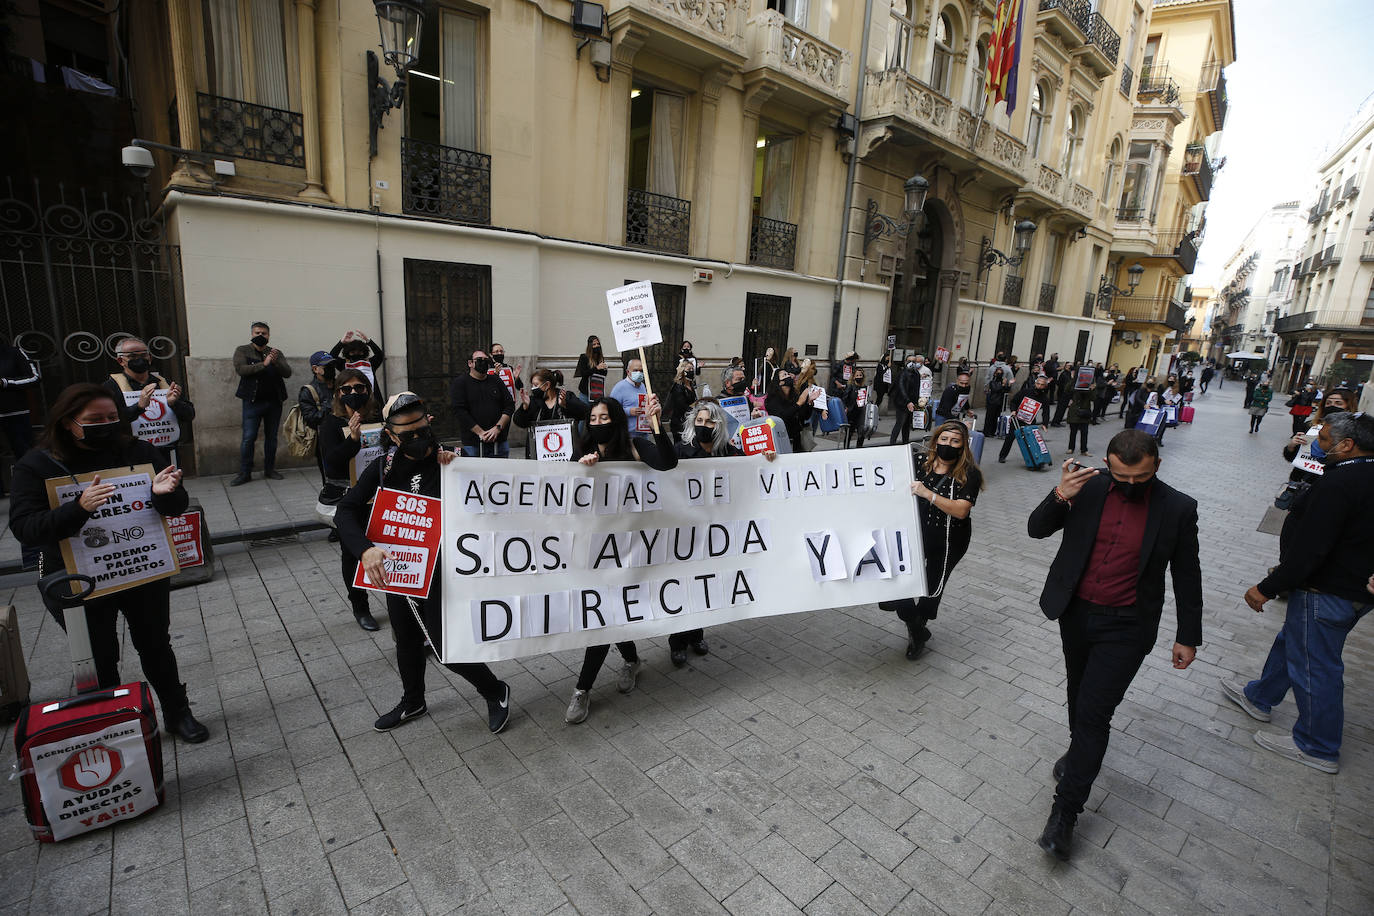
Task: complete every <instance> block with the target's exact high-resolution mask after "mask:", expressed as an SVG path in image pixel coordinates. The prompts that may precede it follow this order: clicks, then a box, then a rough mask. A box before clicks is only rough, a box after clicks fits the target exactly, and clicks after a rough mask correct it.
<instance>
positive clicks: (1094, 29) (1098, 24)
mask: <svg viewBox="0 0 1374 916" xmlns="http://www.w3.org/2000/svg"><path fill="white" fill-rule="evenodd" d="M1087 32H1088V41H1090V42H1092V43H1093V44H1095V45H1097V46H1098V47H1099V48H1101V49H1102V53H1103V54H1105V55H1106V56H1107V59H1108V60H1109V61H1111V62H1112V66H1113V67H1115V66H1116V58H1117V56H1118V55H1119V54H1120V53H1121V36H1120V35H1118V34H1117V33H1116V29H1114V28H1112V24H1111V23H1110V22H1108V21H1107V20H1105V19H1103V18H1102V14H1101V13H1093V16H1092V19H1091V21H1090V22H1089V25H1088V30H1087Z"/></svg>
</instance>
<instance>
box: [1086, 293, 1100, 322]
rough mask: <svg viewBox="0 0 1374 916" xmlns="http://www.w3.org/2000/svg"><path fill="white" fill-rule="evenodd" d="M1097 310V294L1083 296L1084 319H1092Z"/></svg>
mask: <svg viewBox="0 0 1374 916" xmlns="http://www.w3.org/2000/svg"><path fill="white" fill-rule="evenodd" d="M1096 310H1097V293H1091V292H1090V293H1084V294H1083V317H1084V318H1091V317H1092V316H1093V312H1095V311H1096Z"/></svg>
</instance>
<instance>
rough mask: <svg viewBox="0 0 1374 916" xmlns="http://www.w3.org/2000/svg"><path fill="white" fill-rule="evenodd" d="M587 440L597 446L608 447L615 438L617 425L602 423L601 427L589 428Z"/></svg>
mask: <svg viewBox="0 0 1374 916" xmlns="http://www.w3.org/2000/svg"><path fill="white" fill-rule="evenodd" d="M587 438H589V439H591V440H592V442H594V443H596V444H597V445H606V444H608V443H609V442H610V441H611V440H612V439H614V438H615V424H614V423H602V424H600V425H599V426H590V425H589V426H588V427H587Z"/></svg>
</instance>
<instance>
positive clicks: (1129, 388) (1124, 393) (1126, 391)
mask: <svg viewBox="0 0 1374 916" xmlns="http://www.w3.org/2000/svg"><path fill="white" fill-rule="evenodd" d="M1139 387H1140V386H1139V385H1126V386H1125V387H1124V388H1122V389H1121V402H1120V403H1121V408H1120V409H1119V410H1117V412H1116V415H1117V416H1118V417H1122V416H1125V415H1126V405H1127V404H1129V403H1130V401H1131V395H1133V394H1135V390H1136V389H1137V388H1139Z"/></svg>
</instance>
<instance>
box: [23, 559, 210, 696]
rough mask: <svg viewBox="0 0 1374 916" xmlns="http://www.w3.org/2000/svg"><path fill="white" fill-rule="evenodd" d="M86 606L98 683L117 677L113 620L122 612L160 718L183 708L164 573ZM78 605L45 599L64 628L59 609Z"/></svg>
mask: <svg viewBox="0 0 1374 916" xmlns="http://www.w3.org/2000/svg"><path fill="white" fill-rule="evenodd" d="M44 603H45V604H47V602H46V601H45V602H44ZM85 610H86V628H87V629H88V630H89V631H90V635H91V655H92V657H93V658H94V659H95V673H96V677H97V678H99V680H100V686H101V688H102V689H104V688H107V687H118V686H119V684H120V683H121V681H120V677H119V631H118V628H117V627H116V624H117V623H118V618H119V615H120V614H121V613H123V614H124V620H125V622H126V623H127V624H128V626H129V641H130V642H132V643H133V644H134V649H135V650H137V651H138V661H139V664H141V665H142V666H143V676H144V677H145V678H146V679H147V680H148V684H149V685H150V686H151V687H152V688H153V692H154V693H156V694H157V699H158V702H159V703H160V704H161V705H162V719H163V721H164V722H165V721H167V720H168V719H169V718H171V717H172V716H174V715H176V714H177V713H179V712H181V711H182V710H184V709H185V708H186V706H187V703H186V685H185V684H183V683H181V674H180V673H179V672H178V671H177V656H176V653H175V652H173V651H172V634H171V629H172V609H171V588H170V586H169V585H168V583H167V580H166V579H161V580H159V581H157V582H149V583H148V584H147V585H140V586H138V587H137V588H131V589H127V590H125V591H122V592H115V593H114V594H113V595H107V596H106V597H104V598H97V599H95V600H94V601H87V602H86V604H85ZM80 611H81V608H80V607H76V608H70V609H64V608H61V607H58V606H56V605H48V613H49V614H51V615H52V617H53V619H54V620H56V621H57V623H58V626H60V627H62V629H63V631H64V632H65V631H66V629H67V621H66V619H65V617H64V614H65V613H79V612H80Z"/></svg>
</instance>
